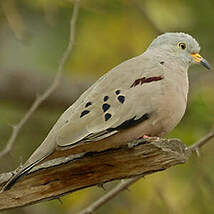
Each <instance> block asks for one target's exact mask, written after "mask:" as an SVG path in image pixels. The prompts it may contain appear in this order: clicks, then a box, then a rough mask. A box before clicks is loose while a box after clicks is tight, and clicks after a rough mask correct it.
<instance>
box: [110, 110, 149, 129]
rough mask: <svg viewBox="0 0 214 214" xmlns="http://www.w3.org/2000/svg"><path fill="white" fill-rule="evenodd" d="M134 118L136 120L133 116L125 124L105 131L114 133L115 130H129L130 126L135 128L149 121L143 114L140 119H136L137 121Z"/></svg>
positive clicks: (147, 115)
mask: <svg viewBox="0 0 214 214" xmlns="http://www.w3.org/2000/svg"><path fill="white" fill-rule="evenodd" d="M135 118H136V116H134V117H133V118H131V119H129V120H126V121H125V122H123V123H121V124H120V125H119V126H117V127H115V128H109V129H107V131H109V132H111V131H115V130H122V129H127V128H130V127H132V126H136V125H137V124H139V123H141V122H143V121H145V120H147V119H149V114H144V115H143V116H142V117H140V118H138V119H137V120H136V119H135Z"/></svg>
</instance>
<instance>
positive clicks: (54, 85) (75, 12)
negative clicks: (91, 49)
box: [0, 0, 79, 158]
mask: <svg viewBox="0 0 214 214" xmlns="http://www.w3.org/2000/svg"><path fill="white" fill-rule="evenodd" d="M78 8H79V0H76V1H75V4H74V10H73V14H72V17H71V22H70V39H69V44H68V47H67V48H66V50H65V52H64V54H63V56H62V59H61V60H60V62H59V68H58V72H57V74H56V76H55V78H54V80H53V82H52V84H51V85H50V87H49V88H47V89H46V91H45V92H44V93H43V94H41V95H40V96H38V97H37V98H36V99H35V101H34V102H33V104H32V106H31V107H30V109H29V110H28V111H27V112H26V114H25V115H24V117H23V118H22V119H21V120H20V121H19V123H18V124H16V125H15V126H13V131H12V134H11V136H10V138H9V141H8V142H7V145H6V147H5V149H4V150H3V151H1V152H0V158H2V157H3V156H5V155H7V154H8V153H9V152H10V151H11V149H12V147H13V145H14V143H15V140H16V137H17V136H18V134H19V132H20V130H21V128H22V127H23V125H24V124H25V123H26V122H27V121H28V120H29V118H30V117H31V116H32V114H33V113H34V112H35V111H36V109H37V108H38V107H39V105H40V104H41V103H42V102H43V101H44V100H46V99H47V97H48V96H49V95H50V94H51V93H52V92H53V91H54V90H55V89H56V88H57V86H58V84H59V82H60V79H61V76H62V71H63V67H64V65H65V63H66V61H67V59H68V57H69V54H70V52H71V51H72V48H73V42H74V35H75V25H76V19H77V15H78Z"/></svg>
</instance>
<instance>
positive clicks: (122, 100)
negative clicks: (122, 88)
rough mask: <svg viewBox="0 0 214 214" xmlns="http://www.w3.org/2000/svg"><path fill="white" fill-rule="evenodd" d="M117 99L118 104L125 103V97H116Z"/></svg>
mask: <svg viewBox="0 0 214 214" xmlns="http://www.w3.org/2000/svg"><path fill="white" fill-rule="evenodd" d="M117 99H118V100H119V102H120V103H124V102H125V97H124V96H122V95H120V96H118V98H117Z"/></svg>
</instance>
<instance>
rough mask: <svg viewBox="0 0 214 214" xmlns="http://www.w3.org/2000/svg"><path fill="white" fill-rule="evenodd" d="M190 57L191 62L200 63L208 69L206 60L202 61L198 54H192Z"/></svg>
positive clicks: (208, 65)
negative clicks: (191, 58)
mask: <svg viewBox="0 0 214 214" xmlns="http://www.w3.org/2000/svg"><path fill="white" fill-rule="evenodd" d="M191 56H192V57H193V60H194V61H195V62H196V63H200V64H201V65H203V66H204V67H205V68H207V69H210V68H211V67H210V64H209V63H208V62H207V60H206V59H204V58H203V57H202V56H201V55H200V54H199V53H192V54H191Z"/></svg>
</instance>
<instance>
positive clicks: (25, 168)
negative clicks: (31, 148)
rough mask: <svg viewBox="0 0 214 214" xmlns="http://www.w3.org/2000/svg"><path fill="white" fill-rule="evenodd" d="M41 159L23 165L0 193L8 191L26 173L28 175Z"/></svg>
mask: <svg viewBox="0 0 214 214" xmlns="http://www.w3.org/2000/svg"><path fill="white" fill-rule="evenodd" d="M42 160H43V159H40V160H37V161H35V162H33V163H31V164H28V165H26V166H25V165H24V166H23V167H22V168H21V169H20V170H18V172H16V173H15V174H14V175H13V176H12V177H11V178H10V179H9V181H8V182H7V183H6V184H5V185H4V186H3V187H2V190H1V192H4V191H6V190H9V189H10V188H11V187H12V186H13V185H14V184H15V183H16V182H17V181H18V180H19V179H20V178H21V177H22V176H24V175H25V174H26V173H28V172H29V171H30V170H31V169H32V168H33V167H34V166H35V165H36V164H38V163H39V162H40V161H42Z"/></svg>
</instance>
